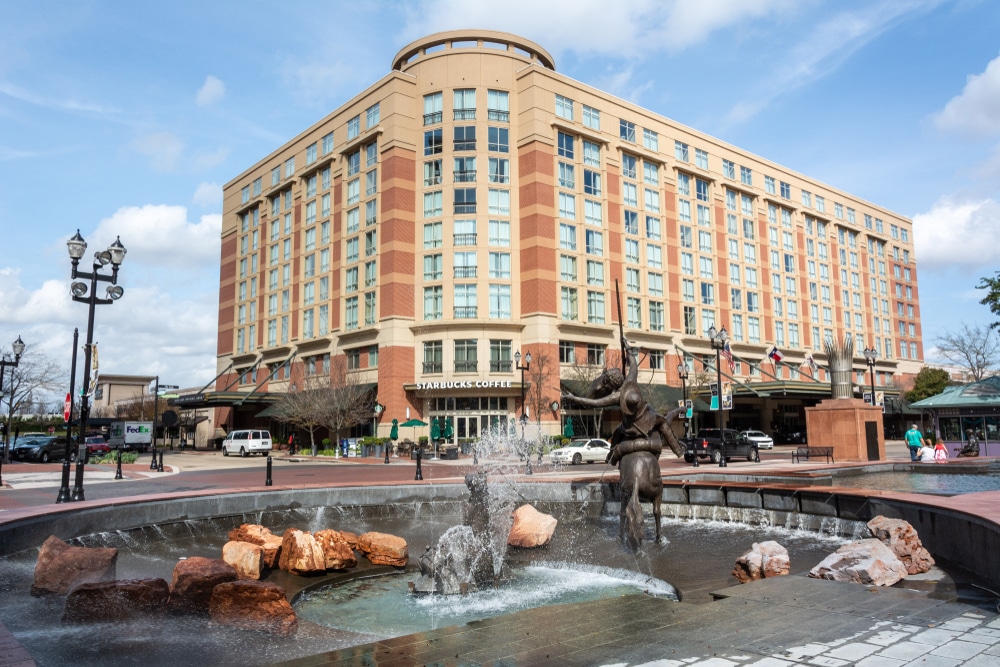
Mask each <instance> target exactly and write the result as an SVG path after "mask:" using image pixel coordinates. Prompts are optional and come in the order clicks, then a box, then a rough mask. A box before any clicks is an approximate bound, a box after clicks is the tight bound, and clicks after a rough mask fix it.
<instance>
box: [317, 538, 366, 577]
mask: <svg viewBox="0 0 1000 667" xmlns="http://www.w3.org/2000/svg"><path fill="white" fill-rule="evenodd" d="M313 537H315V538H316V541H317V542H319V545H320V547H321V548H322V549H323V556H324V557H325V559H326V569H328V570H345V569H347V568H349V567H355V566H356V565H357V564H358V559H357V557H356V556H355V555H354V549H352V548H351V545H350V544H348V543H347V541H346V540H344V539H343V538H342V537H341V534H340V533H339V532H337V531H336V530H319V531H316V534H315V535H314V536H313Z"/></svg>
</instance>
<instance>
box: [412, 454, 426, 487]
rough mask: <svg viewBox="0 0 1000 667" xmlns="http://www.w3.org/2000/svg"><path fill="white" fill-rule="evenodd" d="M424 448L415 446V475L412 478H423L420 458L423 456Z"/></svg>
mask: <svg viewBox="0 0 1000 667" xmlns="http://www.w3.org/2000/svg"><path fill="white" fill-rule="evenodd" d="M423 455H424V448H423V447H417V476H416V477H414V478H413V479H415V480H422V479H423V478H424V471H423V470H421V469H420V459H421V458H423Z"/></svg>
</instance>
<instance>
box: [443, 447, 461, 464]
mask: <svg viewBox="0 0 1000 667" xmlns="http://www.w3.org/2000/svg"><path fill="white" fill-rule="evenodd" d="M444 458H445V459H446V460H448V461H457V460H458V447H448V448H446V449H445V450H444Z"/></svg>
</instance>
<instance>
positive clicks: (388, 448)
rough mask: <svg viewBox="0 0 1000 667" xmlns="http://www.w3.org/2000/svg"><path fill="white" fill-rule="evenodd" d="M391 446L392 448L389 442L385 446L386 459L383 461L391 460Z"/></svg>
mask: <svg viewBox="0 0 1000 667" xmlns="http://www.w3.org/2000/svg"><path fill="white" fill-rule="evenodd" d="M391 448H392V445H389V444H387V445H386V446H385V461H383V463H388V462H389V450H390V449H391Z"/></svg>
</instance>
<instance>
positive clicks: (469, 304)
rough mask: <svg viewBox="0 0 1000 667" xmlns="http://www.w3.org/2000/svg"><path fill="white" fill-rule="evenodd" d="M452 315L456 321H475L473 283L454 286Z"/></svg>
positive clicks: (474, 290) (475, 310) (474, 286)
mask: <svg viewBox="0 0 1000 667" xmlns="http://www.w3.org/2000/svg"><path fill="white" fill-rule="evenodd" d="M454 313H455V314H454V317H455V319H456V320H461V319H475V318H476V317H477V303H476V285H475V283H471V284H466V283H460V284H457V285H455V306H454Z"/></svg>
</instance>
